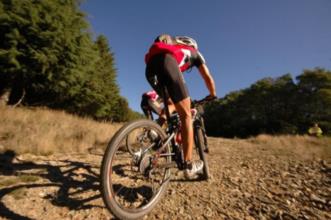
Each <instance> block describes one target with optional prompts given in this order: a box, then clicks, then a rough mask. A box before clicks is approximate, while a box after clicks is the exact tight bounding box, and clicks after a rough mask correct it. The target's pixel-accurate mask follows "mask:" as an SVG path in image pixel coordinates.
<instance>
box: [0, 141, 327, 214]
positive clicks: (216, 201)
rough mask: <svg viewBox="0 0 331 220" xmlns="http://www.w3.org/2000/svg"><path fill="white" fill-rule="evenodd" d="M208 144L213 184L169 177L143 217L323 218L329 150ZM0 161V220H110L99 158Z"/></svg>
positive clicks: (10, 157) (26, 157)
mask: <svg viewBox="0 0 331 220" xmlns="http://www.w3.org/2000/svg"><path fill="white" fill-rule="evenodd" d="M208 140H209V143H210V151H211V152H210V153H209V155H208V160H209V166H210V169H211V173H212V175H213V179H212V180H211V181H209V182H205V181H202V182H201V181H193V182H188V181H185V179H184V178H183V177H182V175H181V173H177V174H176V173H175V175H174V178H173V180H172V181H171V183H170V186H169V188H168V190H167V193H166V196H165V197H163V199H162V200H161V202H160V203H159V204H158V205H157V207H156V208H155V209H154V210H153V211H152V212H151V213H150V214H149V215H148V216H147V217H146V219H246V220H251V219H331V155H330V153H328V152H330V151H325V148H321V147H318V146H316V148H309V149H307V148H305V147H296V148H293V149H289V148H288V147H283V146H281V145H279V146H269V145H268V143H267V142H266V143H262V144H261V143H258V144H257V143H253V142H249V141H247V140H246V141H244V140H227V139H218V138H209V139H208ZM0 159H1V162H0V219H77V220H78V219H111V218H112V216H111V214H110V213H109V212H108V210H107V209H106V208H105V207H104V204H103V202H102V199H101V197H100V194H99V192H98V187H99V183H98V173H99V165H100V160H101V157H100V156H98V155H93V154H86V155H51V156H47V157H46V156H33V155H21V156H18V157H15V156H14V155H11V154H6V155H4V154H2V155H1V158H0ZM174 172H175V171H174Z"/></svg>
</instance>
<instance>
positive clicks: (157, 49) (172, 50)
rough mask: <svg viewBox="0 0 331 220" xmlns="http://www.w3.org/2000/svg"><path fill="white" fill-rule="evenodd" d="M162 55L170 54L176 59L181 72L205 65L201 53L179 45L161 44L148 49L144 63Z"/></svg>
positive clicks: (158, 43)
mask: <svg viewBox="0 0 331 220" xmlns="http://www.w3.org/2000/svg"><path fill="white" fill-rule="evenodd" d="M162 53H169V54H171V55H172V56H173V57H174V58H175V59H176V61H177V63H178V67H179V69H180V71H181V72H184V71H186V70H188V69H190V68H191V67H193V66H196V67H199V66H200V65H201V64H204V63H205V59H204V58H203V56H202V55H201V53H200V52H199V51H198V50H196V49H194V48H193V47H190V46H186V45H181V44H175V45H170V44H165V43H162V42H157V43H154V44H153V45H152V46H151V47H150V49H149V51H148V53H147V54H146V55H145V62H146V63H148V62H149V61H150V59H151V58H152V57H153V56H155V55H157V54H162Z"/></svg>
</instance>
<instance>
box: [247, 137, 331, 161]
mask: <svg viewBox="0 0 331 220" xmlns="http://www.w3.org/2000/svg"><path fill="white" fill-rule="evenodd" d="M247 142H248V143H251V144H254V145H259V146H262V147H266V148H273V149H274V152H275V153H278V154H296V155H301V156H302V157H311V156H316V157H319V158H331V138H330V137H320V138H316V137H311V136H308V135H303V136H299V135H280V136H271V135H265V134H261V135H258V136H256V137H253V138H249V139H247Z"/></svg>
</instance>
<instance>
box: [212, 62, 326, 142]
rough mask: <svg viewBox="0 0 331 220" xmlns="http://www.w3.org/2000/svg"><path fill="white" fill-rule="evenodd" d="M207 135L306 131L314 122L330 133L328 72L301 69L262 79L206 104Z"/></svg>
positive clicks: (304, 132) (229, 135)
mask: <svg viewBox="0 0 331 220" xmlns="http://www.w3.org/2000/svg"><path fill="white" fill-rule="evenodd" d="M205 112H206V114H205V117H206V120H205V121H206V129H207V132H208V134H209V135H213V136H223V137H248V136H254V135H257V134H261V133H265V134H306V133H307V130H308V129H309V127H311V126H312V125H313V124H314V123H318V125H319V126H320V127H321V129H322V130H323V133H324V134H326V135H331V72H330V71H327V70H325V69H322V68H316V69H313V70H304V71H303V73H302V74H301V75H299V76H297V77H296V81H294V80H293V79H292V77H291V75H290V74H286V75H283V76H281V77H278V78H264V79H262V80H259V81H257V82H256V83H254V84H253V85H251V86H250V87H249V88H246V89H243V90H240V91H235V92H231V93H229V94H228V95H226V96H225V97H224V98H221V99H219V100H217V101H215V102H213V103H210V104H209V105H207V106H206V109H205Z"/></svg>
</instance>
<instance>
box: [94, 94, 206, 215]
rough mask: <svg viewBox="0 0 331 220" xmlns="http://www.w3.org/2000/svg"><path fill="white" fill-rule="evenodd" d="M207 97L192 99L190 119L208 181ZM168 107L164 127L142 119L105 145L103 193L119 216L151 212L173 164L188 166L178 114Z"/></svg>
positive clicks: (163, 188)
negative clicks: (184, 155) (205, 112)
mask: <svg viewBox="0 0 331 220" xmlns="http://www.w3.org/2000/svg"><path fill="white" fill-rule="evenodd" d="M205 102H206V100H200V101H195V102H193V103H192V106H193V108H192V119H193V128H194V141H195V149H196V152H195V153H194V157H196V158H199V159H201V160H203V162H204V168H203V173H202V175H201V176H200V179H203V180H208V178H209V169H208V163H207V158H206V155H205V152H207V151H208V147H207V138H206V133H205V129H204V122H203V118H202V104H203V103H205ZM165 110H166V115H167V126H166V128H165V129H164V128H161V127H160V125H158V124H157V123H156V122H154V121H152V120H147V119H139V120H136V121H133V122H130V123H127V124H126V125H124V126H123V127H122V128H121V129H120V130H119V131H118V132H116V134H115V135H114V136H113V138H112V139H111V141H110V142H109V144H108V146H107V148H106V151H105V154H104V156H103V160H102V166H101V171H100V173H101V175H100V176H101V194H102V198H103V201H104V203H105V204H106V207H107V208H108V209H109V210H110V211H111V213H112V214H113V215H114V216H116V217H117V218H119V219H138V218H141V217H143V216H144V215H146V214H147V213H149V212H150V211H151V210H152V209H153V208H154V206H155V205H156V204H157V203H158V201H159V200H160V199H161V198H162V196H163V194H164V193H165V191H166V189H167V186H168V184H169V181H170V179H171V168H177V169H179V170H182V169H183V168H184V159H183V151H182V148H181V140H180V128H181V123H180V119H179V115H178V114H177V113H175V114H172V115H170V114H169V110H168V107H167V105H165ZM128 141H129V142H130V144H129V145H128ZM196 158H194V159H196Z"/></svg>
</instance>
